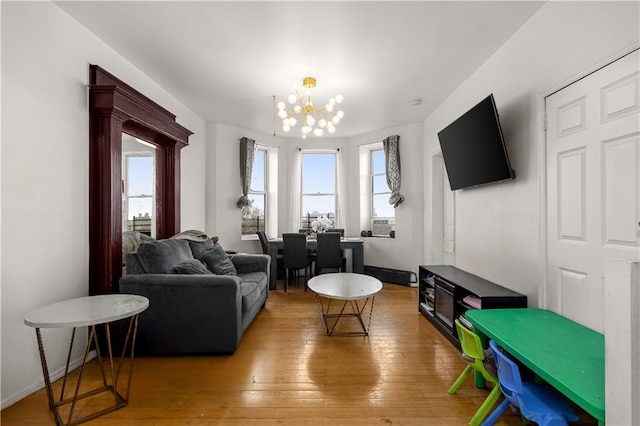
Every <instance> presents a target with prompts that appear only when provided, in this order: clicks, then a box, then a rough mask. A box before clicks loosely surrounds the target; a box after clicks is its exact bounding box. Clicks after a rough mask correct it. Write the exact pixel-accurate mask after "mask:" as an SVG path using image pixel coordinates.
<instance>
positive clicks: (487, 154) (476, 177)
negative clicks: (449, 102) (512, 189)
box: [438, 94, 515, 190]
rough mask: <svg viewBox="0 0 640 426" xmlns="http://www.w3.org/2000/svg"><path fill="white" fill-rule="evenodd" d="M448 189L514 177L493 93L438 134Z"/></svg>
mask: <svg viewBox="0 0 640 426" xmlns="http://www.w3.org/2000/svg"><path fill="white" fill-rule="evenodd" d="M438 138H439V139H440V147H441V148H442V158H443V159H444V165H445V167H446V169H447V175H448V176H449V183H450V184H451V189H452V190H456V189H461V188H467V187H470V186H476V185H481V184H484V183H489V182H496V181H501V180H505V179H514V178H515V173H514V171H513V169H512V168H511V164H510V163H509V156H508V155H507V150H506V148H505V145H504V139H503V137H502V129H501V128H500V120H499V118H498V110H497V109H496V103H495V101H494V99H493V94H491V95H489V96H487V97H486V98H485V99H483V100H482V101H481V102H480V103H478V104H477V105H476V106H474V107H473V108H471V109H470V110H469V111H467V112H466V113H464V114H463V115H462V116H461V117H460V118H458V119H457V120H456V121H454V122H453V123H451V124H449V125H448V126H447V127H445V128H444V129H442V130H441V131H440V132H439V133H438Z"/></svg>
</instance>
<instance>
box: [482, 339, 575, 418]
mask: <svg viewBox="0 0 640 426" xmlns="http://www.w3.org/2000/svg"><path fill="white" fill-rule="evenodd" d="M489 345H490V346H491V350H492V351H493V358H494V359H495V361H496V366H497V367H498V380H499V384H500V389H501V390H502V394H503V395H504V397H505V400H504V401H502V402H501V403H500V405H498V407H497V408H496V409H495V410H494V411H493V413H491V414H490V415H489V417H487V419H486V420H485V421H484V423H482V426H485V425H487V426H488V425H492V424H494V423H495V422H496V420H498V418H499V417H500V416H501V415H502V413H504V411H505V410H506V409H507V407H508V406H509V405H514V406H515V407H517V408H518V409H519V410H520V414H522V417H524V418H525V419H527V420H530V421H533V422H536V423H537V424H539V425H541V426H564V425H566V424H567V422H569V421H572V422H573V421H577V420H579V417H578V414H577V413H576V412H575V411H574V410H573V408H571V406H570V405H569V404H567V403H566V402H565V401H564V399H562V396H560V395H559V394H558V393H557V392H556V391H554V390H553V389H552V388H550V387H549V386H544V385H539V384H537V383H533V382H523V381H522V379H521V377H520V370H518V366H517V365H516V364H515V363H514V362H513V361H511V360H510V359H509V358H507V356H506V355H505V354H503V353H502V351H501V350H500V349H498V345H496V342H494V341H493V340H491V341H490V342H489Z"/></svg>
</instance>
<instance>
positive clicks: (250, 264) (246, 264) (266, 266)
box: [229, 253, 271, 280]
mask: <svg viewBox="0 0 640 426" xmlns="http://www.w3.org/2000/svg"><path fill="white" fill-rule="evenodd" d="M229 257H230V258H231V261H232V262H233V265H234V266H235V267H236V270H237V271H238V273H239V274H248V273H249V272H264V273H265V274H267V280H268V279H269V273H270V271H271V256H269V255H268V254H247V253H238V254H235V255H232V256H229Z"/></svg>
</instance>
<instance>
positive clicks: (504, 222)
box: [423, 2, 639, 306]
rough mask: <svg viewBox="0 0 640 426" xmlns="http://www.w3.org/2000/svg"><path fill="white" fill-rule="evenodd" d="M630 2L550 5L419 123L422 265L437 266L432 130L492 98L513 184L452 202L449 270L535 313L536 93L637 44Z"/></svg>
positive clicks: (466, 193)
mask: <svg viewBox="0 0 640 426" xmlns="http://www.w3.org/2000/svg"><path fill="white" fill-rule="evenodd" d="M638 34H639V30H638V3H637V2H620V3H613V2H550V3H548V4H546V5H545V6H544V7H543V8H542V9H540V11H539V12H538V13H537V14H536V15H534V16H533V17H532V18H531V19H530V20H529V21H528V22H527V23H526V24H525V25H524V26H523V27H522V28H521V29H520V30H519V31H518V32H517V33H516V34H515V35H514V36H513V37H512V38H511V39H510V40H508V41H507V42H506V43H505V44H504V45H503V46H502V47H501V48H500V49H499V50H498V51H497V52H496V53H495V54H494V55H493V56H492V57H491V58H490V59H489V60H488V61H487V62H486V63H485V64H483V65H482V66H481V67H480V68H479V69H478V70H477V71H476V72H475V73H474V74H473V75H472V76H471V77H470V78H469V79H468V80H467V81H465V83H463V84H462V85H461V86H460V87H459V88H458V89H457V90H456V91H455V92H454V93H453V94H452V95H451V96H449V98H447V100H446V101H445V102H443V103H442V104H441V105H440V106H439V107H438V109H437V110H436V111H435V112H434V113H433V114H431V115H430V116H429V117H428V119H427V120H426V121H425V125H424V141H425V149H424V161H423V162H424V164H425V166H426V167H425V174H424V180H425V188H424V199H425V209H424V211H425V218H424V220H425V245H426V246H425V253H426V258H425V263H429V262H430V259H433V258H437V254H435V253H433V252H432V251H431V249H430V243H429V240H430V239H431V235H432V234H433V224H432V220H431V214H430V211H431V205H432V202H433V200H432V199H431V190H430V185H428V184H426V182H428V181H429V179H430V176H431V170H430V165H431V164H432V162H431V158H432V157H433V155H434V154H435V153H437V152H439V150H440V147H439V142H438V138H437V132H438V131H440V130H442V129H443V128H444V127H445V126H446V125H448V124H449V123H450V122H452V121H453V120H455V119H456V118H457V117H459V116H460V115H461V114H462V113H464V112H465V111H466V110H468V109H469V108H470V107H471V106H473V105H475V104H476V103H477V102H479V101H480V100H481V99H482V98H484V97H485V96H487V95H488V94H489V93H493V94H494V96H495V100H496V104H497V108H498V111H499V113H500V121H501V124H502V127H503V132H504V137H505V140H506V145H507V150H508V152H509V157H510V160H511V162H512V166H513V168H514V169H515V171H516V174H517V177H516V179H515V180H514V181H508V182H504V183H499V184H491V185H486V186H483V187H478V188H472V189H468V190H459V191H456V192H455V193H454V194H455V263H456V266H458V267H460V268H461V269H465V270H467V271H469V272H471V273H474V274H476V275H479V276H481V277H483V278H486V279H488V280H490V281H494V282H497V283H499V284H501V285H504V286H506V287H509V288H511V289H514V290H516V291H519V292H521V293H524V294H526V295H527V296H528V297H529V306H537V304H538V292H539V289H540V288H541V287H542V286H543V284H544V275H543V274H542V269H541V268H542V263H543V261H544V256H545V254H544V251H543V248H544V243H543V240H542V235H541V230H542V220H543V217H542V211H541V209H542V204H541V200H542V197H543V187H542V184H541V177H542V173H543V171H544V170H543V168H544V167H545V166H544V164H543V163H541V161H540V153H541V152H542V151H541V150H542V149H544V139H543V137H542V136H543V133H542V127H541V126H542V124H541V123H542V121H541V120H542V117H541V116H540V115H539V109H538V106H539V102H540V100H541V97H540V94H541V93H543V92H545V91H548V90H549V89H551V88H553V87H556V86H558V85H559V84H560V83H562V82H564V81H566V80H567V79H569V78H571V77H572V76H574V75H576V74H577V73H579V72H581V71H582V70H584V69H586V68H588V67H590V66H591V65H593V64H595V63H597V62H598V61H600V60H601V59H603V58H605V57H607V56H609V55H611V54H613V53H615V52H616V51H618V50H619V49H621V48H623V47H625V46H628V45H629V44H630V43H632V42H633V41H634V40H637V39H638Z"/></svg>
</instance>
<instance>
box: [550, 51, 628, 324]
mask: <svg viewBox="0 0 640 426" xmlns="http://www.w3.org/2000/svg"><path fill="white" fill-rule="evenodd" d="M639 64H640V58H639V54H638V50H636V51H634V52H632V53H630V54H628V55H627V56H625V57H623V58H621V59H619V60H617V61H616V62H614V63H612V64H610V65H608V66H606V67H604V68H602V69H600V70H598V71H596V72H594V73H592V74H590V75H588V76H587V77H585V78H583V79H581V80H579V81H577V82H575V83H573V84H571V85H570V86H568V87H566V88H564V89H562V90H560V91H558V92H556V93H554V94H552V95H550V96H548V97H547V98H546V104H545V108H546V115H547V132H546V137H547V271H548V276H547V291H546V304H547V308H549V309H551V310H554V311H556V312H558V313H560V314H562V315H564V316H566V317H568V318H571V319H573V320H575V321H577V322H580V323H582V324H584V325H586V326H588V327H590V328H592V329H595V330H598V331H601V332H602V331H603V328H604V310H603V304H604V303H603V298H604V263H605V259H607V258H618V259H628V260H632V261H638V260H640V70H639Z"/></svg>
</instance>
